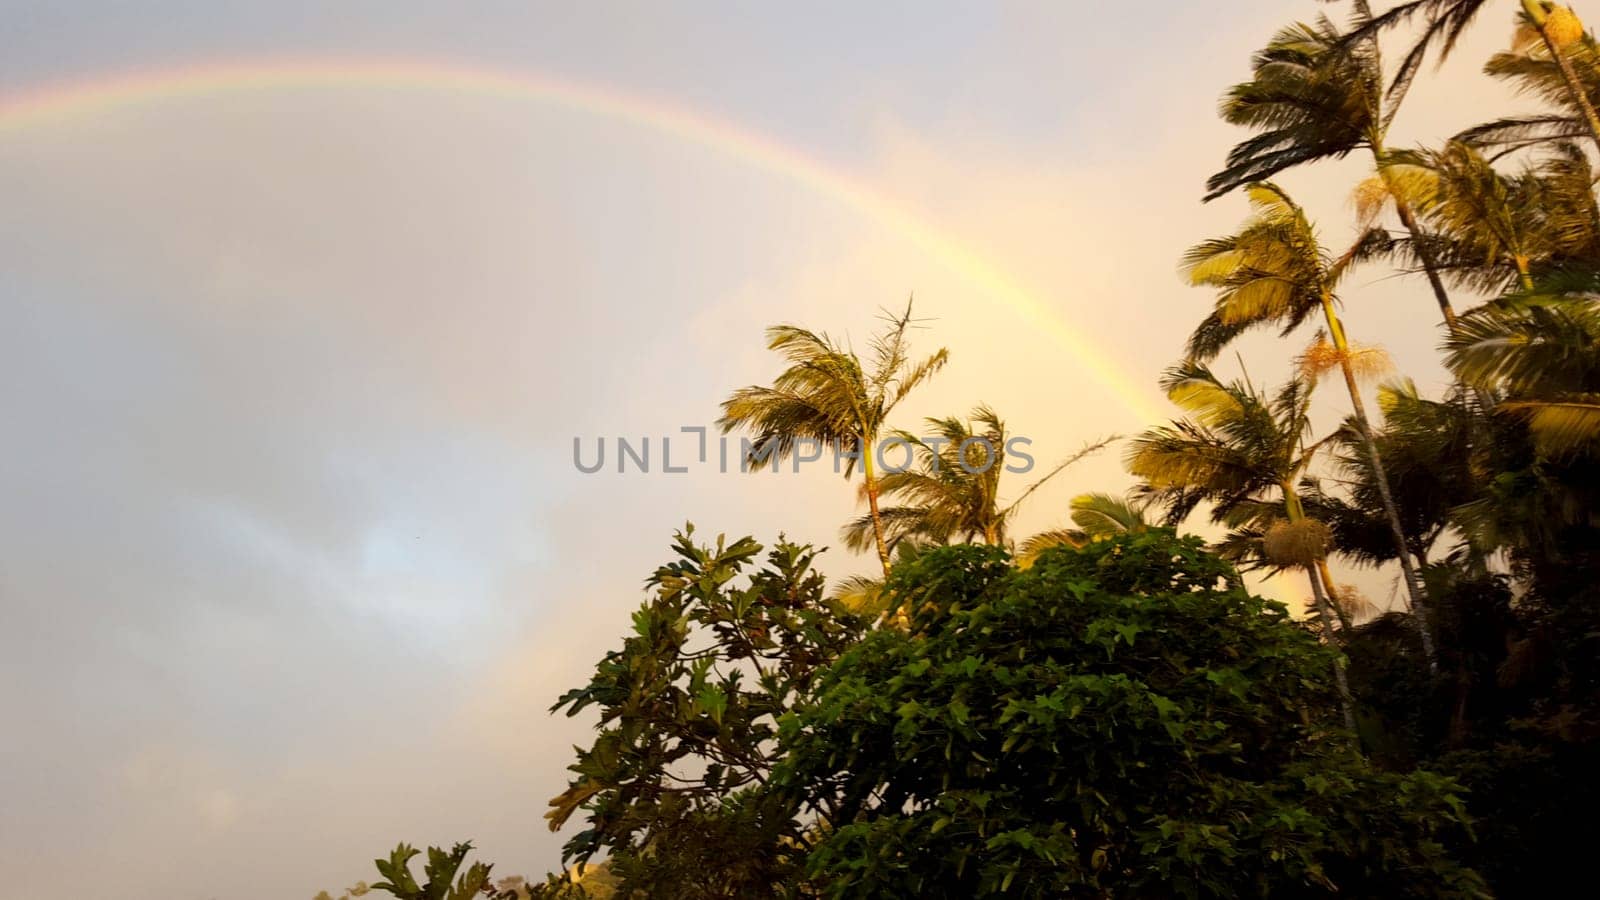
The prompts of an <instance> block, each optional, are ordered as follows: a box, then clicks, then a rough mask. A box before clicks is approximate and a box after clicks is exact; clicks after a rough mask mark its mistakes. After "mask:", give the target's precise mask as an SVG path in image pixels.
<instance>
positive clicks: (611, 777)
mask: <svg viewBox="0 0 1600 900" xmlns="http://www.w3.org/2000/svg"><path fill="white" fill-rule="evenodd" d="M673 551H674V554H675V556H676V559H675V560H674V561H672V562H670V563H668V564H666V565H663V566H662V567H661V568H659V569H657V570H656V573H655V574H654V575H653V576H652V577H651V578H650V581H649V584H650V586H651V587H652V588H653V589H654V592H655V593H654V596H653V597H652V598H651V599H650V600H649V602H647V603H645V604H644V605H643V606H642V607H641V608H640V609H639V610H638V611H637V612H636V613H634V616H633V633H632V634H631V635H629V636H628V637H627V639H626V640H625V641H624V642H623V646H622V649H621V650H618V651H613V652H611V653H608V654H607V655H606V656H605V658H604V659H602V660H601V661H600V663H599V665H598V666H597V667H596V669H595V675H594V678H593V679H592V680H591V681H590V682H589V684H587V685H584V686H583V687H580V688H576V689H574V690H572V691H569V692H568V693H567V694H566V695H564V696H563V697H562V698H561V700H560V701H559V702H558V703H557V704H556V706H555V709H557V710H565V711H566V712H567V714H568V715H577V714H579V713H581V712H583V711H584V710H586V709H588V708H590V707H594V708H596V709H597V710H598V711H599V714H600V715H599V730H598V733H597V735H596V737H595V740H594V742H593V744H592V745H591V746H590V747H589V748H587V749H580V750H579V751H578V759H577V762H576V763H574V764H573V765H572V766H571V771H572V772H573V773H574V775H575V778H574V779H573V781H572V784H571V786H570V787H569V788H568V790H567V791H565V792H564V793H563V794H561V795H560V796H559V797H557V798H555V799H554V800H552V801H551V807H552V809H551V811H550V812H549V813H548V815H547V817H548V818H549V820H550V825H551V827H552V829H555V828H559V827H561V825H562V824H564V823H565V822H566V821H567V820H568V819H569V818H571V817H572V816H573V815H574V814H576V813H577V812H579V811H580V810H582V812H583V813H584V818H585V820H586V822H587V827H586V828H585V829H584V830H582V831H580V832H579V833H577V834H576V835H574V836H573V837H572V838H571V839H570V840H569V841H568V842H567V845H566V851H565V856H566V858H568V859H576V860H579V861H587V860H589V859H590V858H591V857H593V856H594V855H595V854H596V853H598V852H600V851H601V850H607V851H609V852H610V853H611V855H612V860H613V863H612V871H613V872H614V873H615V874H616V875H617V876H618V877H619V878H620V880H621V889H622V890H623V891H626V890H629V889H632V886H633V885H634V884H636V883H638V882H640V881H648V883H650V884H653V885H657V887H655V888H652V889H651V890H652V891H654V893H652V896H662V897H665V896H669V895H668V894H666V893H661V892H660V891H661V890H662V889H661V888H660V887H659V885H663V884H668V883H676V884H679V885H681V887H680V888H678V889H677V890H681V891H682V892H683V893H682V894H681V896H700V895H698V894H695V893H693V891H695V890H705V891H708V892H710V893H709V894H708V895H710V896H758V895H760V894H761V893H763V892H768V891H771V890H773V889H774V886H775V885H777V884H780V883H782V882H783V881H784V880H785V878H786V877H787V876H786V873H787V872H788V866H789V862H788V859H787V857H788V853H787V852H786V850H785V847H786V846H788V845H789V844H793V843H796V842H799V841H801V840H802V838H803V834H802V832H801V829H800V826H799V825H798V824H797V823H796V822H795V821H794V819H793V817H792V816H791V815H790V814H789V813H788V811H787V809H786V808H784V807H782V806H781V805H778V806H775V805H774V803H775V799H774V798H773V797H772V796H771V795H770V794H767V793H764V792H762V791H760V790H759V788H761V787H762V786H763V785H765V784H766V782H767V781H768V780H769V778H770V776H771V771H772V768H773V766H774V764H775V763H776V761H777V754H778V747H777V742H776V734H777V721H778V718H779V717H780V716H781V715H783V714H784V713H785V712H786V711H787V710H788V709H789V708H790V707H791V705H792V704H793V703H794V701H795V699H796V697H798V696H801V695H803V694H804V693H806V692H807V691H809V690H810V687H811V684H812V682H813V680H814V679H815V678H816V677H817V674H818V672H819V671H820V670H821V669H822V668H823V667H824V666H826V665H827V664H828V663H829V662H831V661H832V660H833V659H835V658H837V657H838V655H839V654H840V653H841V652H842V650H843V649H844V648H845V647H847V646H849V645H850V644H852V643H853V642H854V641H855V640H856V639H857V638H858V637H859V636H860V634H861V633H862V631H863V630H864V629H865V627H866V625H867V620H866V619H865V618H863V617H860V616H856V615H853V614H851V613H850V612H848V611H847V610H845V609H843V608H840V607H838V606H835V605H831V604H829V603H827V602H826V601H825V600H824V599H823V586H824V582H823V578H822V576H821V575H820V574H818V573H817V572H816V571H814V569H813V567H812V564H813V560H814V557H815V552H814V551H813V550H812V549H810V548H808V547H802V546H797V545H794V544H790V543H787V542H780V543H779V544H778V545H777V546H775V547H773V548H772V549H771V550H770V551H767V553H766V556H765V559H764V561H763V560H762V559H761V554H762V547H761V545H759V544H757V543H756V542H755V541H753V540H751V539H749V538H743V539H740V540H737V541H733V542H732V543H728V542H725V541H724V540H723V539H722V538H718V540H717V541H716V543H715V544H714V545H708V546H702V545H699V544H696V543H695V542H694V540H693V528H692V527H689V528H686V529H685V530H684V531H683V532H681V533H680V534H678V535H677V537H676V539H675V541H674V544H673ZM758 563H759V564H758ZM665 873H670V877H668V876H667V874H665ZM679 895H680V894H673V895H671V896H679Z"/></svg>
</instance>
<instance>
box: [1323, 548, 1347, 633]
mask: <svg viewBox="0 0 1600 900" xmlns="http://www.w3.org/2000/svg"><path fill="white" fill-rule="evenodd" d="M1317 571H1318V572H1319V573H1320V574H1321V575H1322V584H1323V587H1324V588H1326V589H1327V591H1328V596H1329V597H1331V598H1337V597H1338V596H1339V586H1338V585H1336V584H1335V583H1334V581H1333V573H1332V572H1331V571H1329V570H1328V558H1327V557H1326V556H1324V557H1323V558H1322V559H1319V560H1317ZM1328 605H1329V606H1332V607H1333V614H1334V615H1336V616H1338V617H1339V630H1340V631H1349V630H1350V613H1349V612H1347V611H1345V610H1344V609H1343V608H1342V607H1340V606H1339V604H1338V602H1337V600H1336V599H1335V600H1331V601H1330V602H1329V604H1328Z"/></svg>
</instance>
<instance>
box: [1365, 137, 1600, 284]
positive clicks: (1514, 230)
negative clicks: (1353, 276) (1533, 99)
mask: <svg viewBox="0 0 1600 900" xmlns="http://www.w3.org/2000/svg"><path fill="white" fill-rule="evenodd" d="M1390 171H1391V173H1392V175H1391V177H1392V182H1393V184H1394V190H1395V192H1396V194H1397V196H1399V197H1403V198H1406V199H1407V200H1408V201H1409V202H1410V203H1411V204H1412V205H1413V206H1414V207H1415V208H1416V209H1417V210H1418V212H1419V213H1420V214H1421V215H1422V217H1423V218H1424V219H1425V220H1426V221H1427V223H1428V224H1429V225H1430V226H1432V233H1431V234H1429V235H1426V236H1422V237H1420V238H1413V239H1412V240H1411V241H1410V242H1397V243H1396V245H1395V249H1396V250H1397V251H1400V252H1404V253H1410V254H1411V255H1413V256H1417V257H1418V258H1422V259H1426V260H1428V261H1430V262H1431V263H1433V264H1434V265H1436V266H1437V267H1438V269H1439V270H1440V271H1441V272H1442V273H1443V274H1445V275H1446V276H1447V277H1449V278H1451V279H1452V280H1454V281H1455V282H1456V283H1457V284H1458V285H1461V286H1464V287H1467V288H1470V289H1472V290H1475V291H1478V292H1480V293H1483V294H1487V295H1491V296H1493V295H1497V294H1500V293H1502V292H1504V291H1506V290H1510V289H1520V290H1524V291H1526V290H1529V289H1531V288H1532V287H1533V282H1534V279H1535V278H1537V277H1539V276H1541V275H1544V274H1548V273H1550V272H1552V271H1560V270H1562V269H1566V268H1570V267H1572V266H1574V265H1575V264H1576V265H1582V266H1585V267H1592V266H1593V264H1594V262H1595V261H1596V260H1597V259H1600V211H1597V209H1596V206H1595V198H1594V192H1593V175H1592V172H1591V170H1590V168H1589V162H1588V160H1587V159H1586V158H1585V157H1584V155H1583V153H1582V152H1581V151H1579V150H1578V149H1577V148H1576V147H1573V146H1572V145H1570V144H1563V145H1557V146H1556V147H1555V148H1554V152H1553V153H1551V154H1550V155H1548V156H1547V158H1545V159H1543V160H1541V161H1540V162H1539V163H1538V164H1536V165H1533V164H1530V165H1525V166H1524V167H1523V169H1522V170H1521V171H1519V172H1517V173H1515V174H1512V175H1505V174H1502V173H1501V172H1499V171H1497V170H1496V169H1495V167H1494V166H1493V164H1492V163H1491V162H1490V161H1489V160H1488V159H1487V158H1486V157H1484V156H1483V154H1482V153H1480V152H1479V151H1478V150H1476V149H1474V148H1473V147H1471V146H1469V145H1467V144H1464V143H1462V142H1459V141H1452V142H1450V143H1448V144H1446V145H1445V147H1444V148H1443V149H1441V150H1423V151H1415V152H1404V153H1397V154H1395V161H1394V163H1393V164H1392V165H1391V166H1390Z"/></svg>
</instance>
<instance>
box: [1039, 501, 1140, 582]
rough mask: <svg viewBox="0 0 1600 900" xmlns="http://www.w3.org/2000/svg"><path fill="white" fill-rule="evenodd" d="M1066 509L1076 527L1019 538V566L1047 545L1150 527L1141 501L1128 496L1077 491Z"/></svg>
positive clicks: (1079, 542) (1082, 541) (1083, 541)
mask: <svg viewBox="0 0 1600 900" xmlns="http://www.w3.org/2000/svg"><path fill="white" fill-rule="evenodd" d="M1068 509H1069V516H1070V518H1071V519H1072V524H1074V525H1076V526H1078V527H1077V528H1056V529H1052V530H1050V531H1041V532H1039V533H1038V534H1036V535H1034V536H1033V537H1030V538H1028V539H1027V540H1025V541H1023V542H1022V545H1021V546H1020V547H1018V548H1017V564H1018V565H1019V566H1021V567H1022V568H1024V569H1025V568H1027V567H1029V566H1031V565H1033V562H1034V560H1036V559H1038V558H1039V554H1041V553H1043V552H1044V551H1046V550H1048V549H1050V548H1051V547H1082V546H1083V545H1084V544H1087V543H1089V542H1090V541H1093V540H1095V539H1097V538H1106V537H1111V536H1113V535H1118V534H1136V533H1138V532H1141V531H1144V530H1145V529H1146V528H1149V527H1150V523H1149V521H1148V520H1146V519H1145V517H1144V503H1142V502H1140V501H1139V500H1137V499H1135V498H1132V497H1113V496H1112V495H1110V494H1079V495H1078V496H1076V497H1073V498H1072V503H1071V505H1070V506H1069V507H1068Z"/></svg>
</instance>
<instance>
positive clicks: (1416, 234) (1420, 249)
mask: <svg viewBox="0 0 1600 900" xmlns="http://www.w3.org/2000/svg"><path fill="white" fill-rule="evenodd" d="M1367 145H1368V146H1369V147H1370V148H1371V150H1372V161H1373V163H1375V164H1376V165H1377V167H1378V177H1379V178H1382V179H1383V184H1384V187H1386V188H1388V190H1389V196H1390V197H1393V198H1394V211H1395V212H1396V213H1398V214H1399V215H1400V224H1401V225H1404V226H1405V229H1406V231H1407V232H1408V233H1409V234H1410V235H1411V243H1412V244H1413V246H1415V247H1416V248H1417V258H1418V259H1420V260H1422V271H1424V272H1426V273H1427V274H1428V286H1429V287H1431V288H1433V299H1434V301H1435V302H1436V303H1438V304H1439V312H1440V313H1441V314H1443V315H1444V324H1445V327H1446V328H1448V329H1450V333H1451V334H1455V333H1456V308H1455V307H1454V306H1452V305H1451V304H1450V292H1449V291H1446V290H1445V288H1444V281H1443V280H1442V279H1440V278H1439V263H1438V262H1437V261H1436V260H1434V258H1433V251H1432V250H1429V249H1428V248H1427V246H1426V245H1424V244H1423V242H1422V228H1421V227H1419V226H1418V225H1417V217H1416V216H1415V215H1413V214H1412V212H1411V206H1410V204H1408V203H1406V201H1405V200H1403V199H1401V197H1400V194H1399V192H1397V191H1396V190H1395V189H1394V182H1393V180H1392V179H1391V178H1390V175H1389V167H1388V166H1386V165H1384V159H1383V158H1384V156H1385V151H1384V148H1383V138H1382V135H1381V133H1379V132H1376V131H1374V132H1373V133H1372V134H1371V135H1370V136H1369V137H1368V139H1367Z"/></svg>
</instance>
